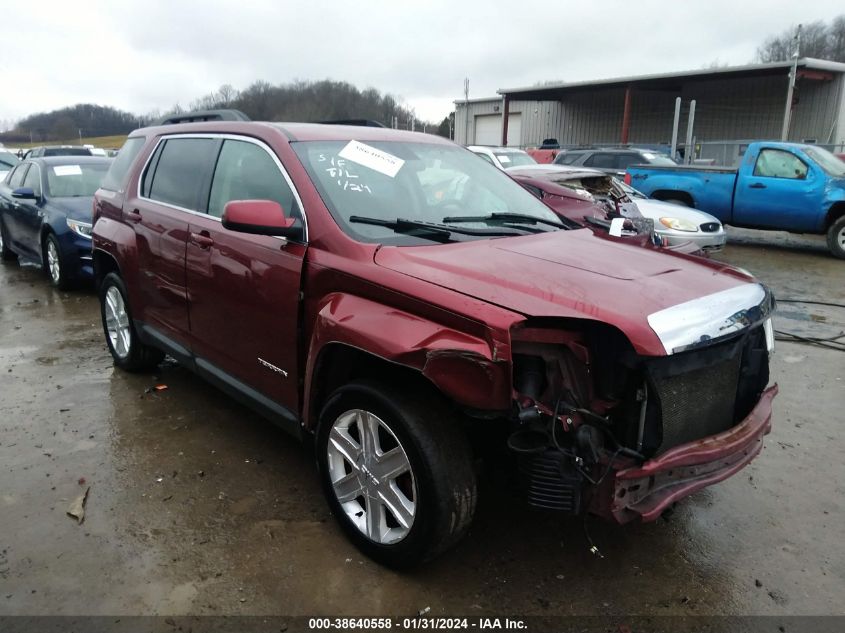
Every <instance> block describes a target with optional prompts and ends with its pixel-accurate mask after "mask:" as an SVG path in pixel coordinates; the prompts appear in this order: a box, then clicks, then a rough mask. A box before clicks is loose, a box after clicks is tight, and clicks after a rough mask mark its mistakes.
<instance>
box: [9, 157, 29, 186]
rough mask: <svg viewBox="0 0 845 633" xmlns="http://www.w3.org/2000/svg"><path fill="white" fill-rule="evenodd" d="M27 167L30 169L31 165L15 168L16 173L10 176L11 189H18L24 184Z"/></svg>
mask: <svg viewBox="0 0 845 633" xmlns="http://www.w3.org/2000/svg"><path fill="white" fill-rule="evenodd" d="M27 167H29V163H27V164H26V165H18V166H17V167H15V171H13V172H12V174H11V175H10V176H9V187H11V188H12V189H17V188H18V187H20V186H21V185H22V184H23V177H24V175H26V169H27Z"/></svg>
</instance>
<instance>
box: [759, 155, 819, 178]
mask: <svg viewBox="0 0 845 633" xmlns="http://www.w3.org/2000/svg"><path fill="white" fill-rule="evenodd" d="M754 175H755V176H763V177H767V178H791V179H793V180H803V179H804V178H806V177H807V165H806V164H805V163H804V161H802V160H801V159H800V158H798V157H797V156H796V155H795V154H792V153H790V152H784V151H783V150H779V149H764V150H762V151H761V152H760V156H758V157H757V163H756V164H755V165H754Z"/></svg>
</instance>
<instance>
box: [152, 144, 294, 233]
mask: <svg viewBox="0 0 845 633" xmlns="http://www.w3.org/2000/svg"><path fill="white" fill-rule="evenodd" d="M164 158H165V157H164V156H162V159H161V163H163V162H164ZM161 163H160V164H159V169H161V166H160V165H161ZM156 178H158V176H156ZM230 200H273V201H275V202H278V203H279V204H280V205H281V206H282V209H283V210H284V212H285V214H286V215H287V216H288V217H292V218H301V214H300V212H299V207H298V205H297V204H296V198H294V195H293V191H292V190H291V188H290V187H289V186H288V183H287V181H286V180H285V177H284V176H283V175H282V172H281V171H279V167H278V165H277V164H276V161H274V160H273V159H272V158H271V157H270V155H269V154H268V153H267V152H266V151H265V150H264V149H263V148H262V147H260V146H258V145H256V144H255V143H249V142H247V141H234V140H227V141H225V142H224V143H223V149H222V150H221V151H220V156H219V158H218V159H217V167H216V168H215V170H214V180H213V181H212V183H211V193H210V195H209V197H208V214H209V215H211V216H214V217H215V218H220V217H222V216H223V209H224V207H225V206H226V203H227V202H229V201H230Z"/></svg>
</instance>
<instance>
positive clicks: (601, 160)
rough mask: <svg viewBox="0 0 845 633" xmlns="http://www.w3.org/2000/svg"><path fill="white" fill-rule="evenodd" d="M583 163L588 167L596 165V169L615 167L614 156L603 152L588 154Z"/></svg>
mask: <svg viewBox="0 0 845 633" xmlns="http://www.w3.org/2000/svg"><path fill="white" fill-rule="evenodd" d="M584 164H585V165H586V166H588V167H596V168H598V169H607V168H610V169H614V168H615V167H616V156H614V155H613V154H608V153H605V152H599V153H597V154H593V155H592V156H590V157H589V158H588V159H587V160H585V161H584Z"/></svg>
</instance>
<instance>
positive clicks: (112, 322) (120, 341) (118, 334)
mask: <svg viewBox="0 0 845 633" xmlns="http://www.w3.org/2000/svg"><path fill="white" fill-rule="evenodd" d="M105 308H106V309H105V313H106V331H107V332H108V335H109V341H111V346H112V349H113V350H114V352H115V354H117V356H119V357H120V358H126V357H127V356H129V348H130V345H131V336H132V333H131V332H130V331H129V314H128V313H127V312H126V303H125V302H124V301H123V295H121V294H120V291H119V290H118V289H117V288H115V287H114V286H111V287H110V288H109V289H108V290H107V291H106V305H105Z"/></svg>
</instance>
